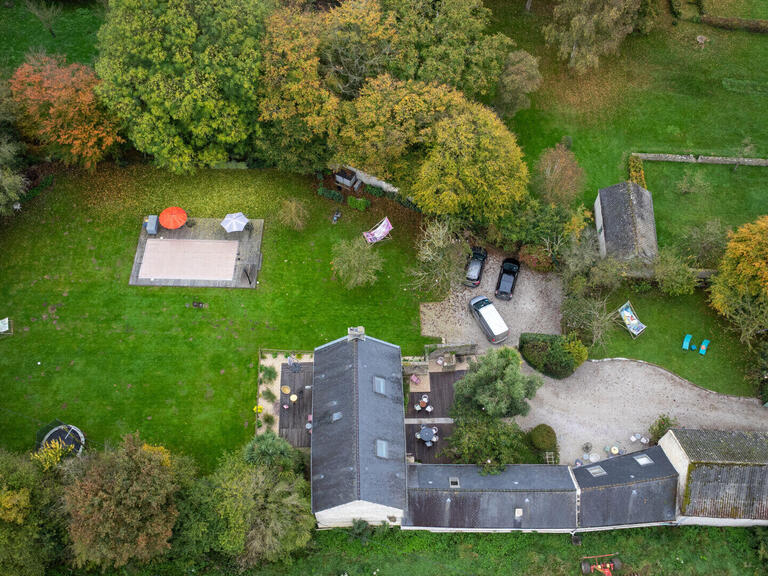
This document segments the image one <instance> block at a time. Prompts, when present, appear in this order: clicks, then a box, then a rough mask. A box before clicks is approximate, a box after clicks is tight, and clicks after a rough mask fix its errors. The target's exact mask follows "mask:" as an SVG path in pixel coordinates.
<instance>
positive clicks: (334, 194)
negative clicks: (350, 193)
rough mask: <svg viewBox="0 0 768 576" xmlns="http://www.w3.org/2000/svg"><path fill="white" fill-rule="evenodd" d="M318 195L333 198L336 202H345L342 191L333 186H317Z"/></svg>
mask: <svg viewBox="0 0 768 576" xmlns="http://www.w3.org/2000/svg"><path fill="white" fill-rule="evenodd" d="M317 195H318V196H322V197H323V198H328V199H329V200H333V201H334V202H341V203H343V202H344V196H343V195H342V194H341V192H339V191H338V190H333V189H331V188H326V187H324V186H318V187H317Z"/></svg>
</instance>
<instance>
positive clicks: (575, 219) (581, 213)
mask: <svg viewBox="0 0 768 576" xmlns="http://www.w3.org/2000/svg"><path fill="white" fill-rule="evenodd" d="M590 220H592V212H590V211H589V210H587V209H586V207H585V206H584V204H579V207H578V208H577V209H576V210H575V211H574V213H573V214H572V215H571V218H570V219H569V220H568V222H566V223H565V226H563V233H564V235H565V236H566V237H569V236H575V237H576V238H578V237H579V236H580V235H581V231H582V230H584V228H586V227H587V223H588V222H589V221H590Z"/></svg>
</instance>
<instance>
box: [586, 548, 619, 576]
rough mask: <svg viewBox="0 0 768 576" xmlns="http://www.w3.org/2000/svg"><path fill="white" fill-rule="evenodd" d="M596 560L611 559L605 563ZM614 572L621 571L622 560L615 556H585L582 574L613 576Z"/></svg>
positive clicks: (614, 554)
mask: <svg viewBox="0 0 768 576" xmlns="http://www.w3.org/2000/svg"><path fill="white" fill-rule="evenodd" d="M596 558H610V560H606V561H605V562H602V561H598V560H596ZM614 570H621V560H619V558H618V557H617V556H616V553H615V552H614V553H613V554H601V555H600V556H584V558H582V559H581V573H582V574H604V575H605V576H613V571H614Z"/></svg>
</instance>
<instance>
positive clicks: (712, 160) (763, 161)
mask: <svg viewBox="0 0 768 576" xmlns="http://www.w3.org/2000/svg"><path fill="white" fill-rule="evenodd" d="M631 156H634V157H636V158H640V159H641V160H648V161H649V162H684V163H688V164H728V165H735V166H765V167H768V158H738V157H733V156H702V155H695V154H655V153H646V152H632V154H631Z"/></svg>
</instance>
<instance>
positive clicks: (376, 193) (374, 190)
mask: <svg viewBox="0 0 768 576" xmlns="http://www.w3.org/2000/svg"><path fill="white" fill-rule="evenodd" d="M365 191H366V192H367V193H368V194H370V195H371V196H373V197H374V198H381V197H382V196H384V190H382V189H381V188H379V187H378V186H371V185H370V184H366V185H365Z"/></svg>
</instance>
